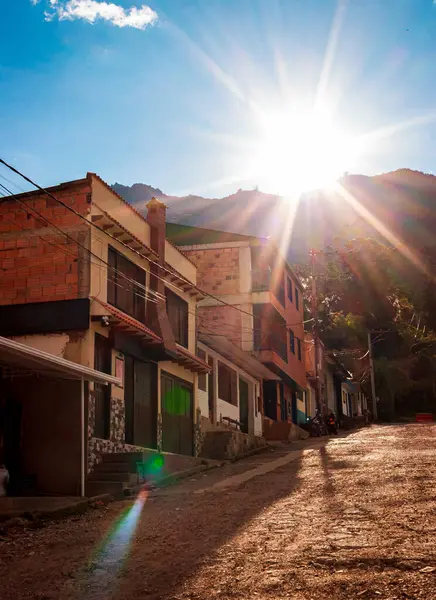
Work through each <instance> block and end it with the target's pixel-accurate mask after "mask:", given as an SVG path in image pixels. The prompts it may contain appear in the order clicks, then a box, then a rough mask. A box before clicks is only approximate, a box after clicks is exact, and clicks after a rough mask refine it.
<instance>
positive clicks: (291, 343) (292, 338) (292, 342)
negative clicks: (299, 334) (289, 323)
mask: <svg viewBox="0 0 436 600" xmlns="http://www.w3.org/2000/svg"><path fill="white" fill-rule="evenodd" d="M289 348H290V350H291V352H292V354H295V335H294V332H293V331H292V330H289Z"/></svg>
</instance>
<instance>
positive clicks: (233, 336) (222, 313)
mask: <svg viewBox="0 0 436 600" xmlns="http://www.w3.org/2000/svg"><path fill="white" fill-rule="evenodd" d="M200 285H201V284H200ZM238 308H240V307H239V306H236V309H238ZM236 309H235V308H232V307H230V306H208V307H198V308H197V315H198V329H199V331H204V332H205V333H212V334H218V335H223V336H225V337H226V338H227V339H228V340H230V341H231V342H232V343H233V344H235V345H236V346H239V347H240V346H241V342H242V319H241V312H240V311H239V310H236Z"/></svg>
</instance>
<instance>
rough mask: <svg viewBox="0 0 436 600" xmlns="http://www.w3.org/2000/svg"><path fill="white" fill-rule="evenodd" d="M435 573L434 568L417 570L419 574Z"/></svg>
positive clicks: (435, 568) (435, 569)
mask: <svg viewBox="0 0 436 600" xmlns="http://www.w3.org/2000/svg"><path fill="white" fill-rule="evenodd" d="M434 571H436V567H424V568H423V569H419V572H420V573H434Z"/></svg>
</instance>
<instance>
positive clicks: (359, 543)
mask: <svg viewBox="0 0 436 600" xmlns="http://www.w3.org/2000/svg"><path fill="white" fill-rule="evenodd" d="M435 435H436V426H431V425H407V426H404V425H402V426H386V427H372V428H368V429H364V430H360V431H358V432H355V433H352V434H350V435H348V436H346V437H338V438H334V439H331V440H330V441H328V443H326V444H321V445H320V444H318V445H315V447H314V448H312V449H306V450H304V451H296V450H295V449H293V450H292V452H291V453H289V448H293V447H289V448H287V449H281V450H276V451H275V452H274V453H272V452H271V453H269V454H267V455H259V456H257V457H252V458H251V459H247V460H246V461H242V462H240V463H237V464H236V465H229V466H228V467H225V468H224V469H219V470H216V471H211V472H210V473H209V474H208V475H207V476H205V477H200V478H196V480H195V481H187V482H185V483H183V484H180V485H178V486H176V487H174V488H172V489H170V490H168V491H165V492H161V493H158V494H156V495H154V496H150V497H148V498H147V499H146V500H145V502H144V504H143V507H142V509H141V504H140V502H137V503H136V505H135V506H133V508H132V507H131V503H130V504H129V503H126V502H124V503H121V502H119V503H114V504H112V505H110V506H109V507H108V508H99V509H96V510H94V511H91V512H89V513H88V514H86V515H84V516H81V517H75V518H71V519H68V520H65V521H62V522H59V523H51V524H47V525H46V526H44V527H42V528H35V529H26V530H24V531H23V530H20V529H17V530H12V531H10V532H9V533H8V535H5V536H4V537H3V538H0V598H1V599H8V600H9V599H11V600H12V599H17V600H21V599H25V598H26V599H30V598H32V599H40V600H42V599H60V600H63V599H65V600H70V599H77V600H97V599H98V600H106V599H109V598H113V599H114V600H121V599H125V600H134V599H135V600H137V599H142V598H148V599H153V600H157V599H163V600H169V599H174V600H175V599H186V600H187V599H192V600H194V599H200V598H205V599H212V600H213V599H218V598H219V599H220V600H226V599H232V600H233V599H245V598H246V599H250V600H251V599H263V598H265V599H270V600H273V599H281V598H295V599H301V600H303V599H305V600H307V599H310V598H311V599H317V600H321V599H324V598H328V599H331V600H334V599H339V600H342V599H344V600H345V599H347V600H348V599H354V598H363V599H368V598H380V599H392V600H393V599H400V598H401V599H406V598H409V599H412V598H430V599H436V535H435V532H436V511H435V508H436V502H435V483H436V441H435ZM252 469H257V471H256V474H257V475H256V476H252V475H253V473H250V474H249V476H247V475H246V473H248V472H249V471H250V470H252ZM267 469H273V470H269V471H267ZM265 471H267V472H265ZM229 477H230V479H229ZM235 477H236V479H235Z"/></svg>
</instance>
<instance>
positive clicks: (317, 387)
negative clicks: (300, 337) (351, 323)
mask: <svg viewBox="0 0 436 600" xmlns="http://www.w3.org/2000/svg"><path fill="white" fill-rule="evenodd" d="M310 256H311V264H312V319H313V321H312V336H313V343H314V352H315V403H316V408H317V410H318V412H319V413H321V394H320V380H319V369H318V361H319V339H318V301H317V290H316V274H315V257H316V253H315V250H314V249H312V250H311V251H310Z"/></svg>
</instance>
